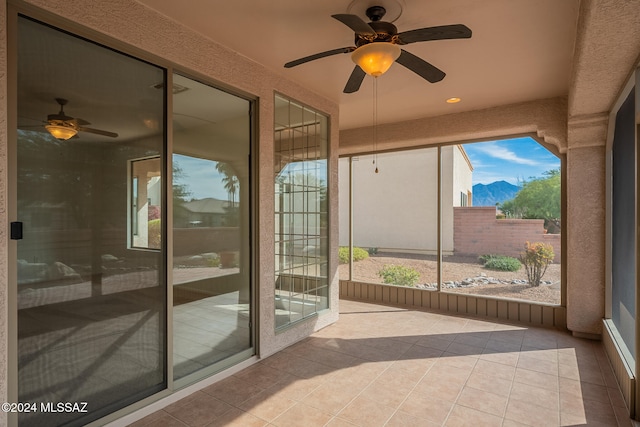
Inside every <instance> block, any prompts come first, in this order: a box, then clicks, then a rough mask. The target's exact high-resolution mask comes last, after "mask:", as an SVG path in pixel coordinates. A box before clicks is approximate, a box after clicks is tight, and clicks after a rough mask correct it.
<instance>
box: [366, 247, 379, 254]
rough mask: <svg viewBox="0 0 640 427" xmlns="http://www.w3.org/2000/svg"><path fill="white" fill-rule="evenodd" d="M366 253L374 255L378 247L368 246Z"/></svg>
mask: <svg viewBox="0 0 640 427" xmlns="http://www.w3.org/2000/svg"><path fill="white" fill-rule="evenodd" d="M367 253H368V254H369V255H376V254H377V253H378V248H368V249H367Z"/></svg>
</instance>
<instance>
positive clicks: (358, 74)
mask: <svg viewBox="0 0 640 427" xmlns="http://www.w3.org/2000/svg"><path fill="white" fill-rule="evenodd" d="M365 75H366V73H365V72H364V71H363V70H362V68H360V67H359V66H357V65H356V67H355V68H354V69H353V71H352V72H351V76H350V77H349V80H347V84H346V85H345V87H344V90H343V92H344V93H353V92H357V91H358V89H360V85H362V81H363V80H364V76H365Z"/></svg>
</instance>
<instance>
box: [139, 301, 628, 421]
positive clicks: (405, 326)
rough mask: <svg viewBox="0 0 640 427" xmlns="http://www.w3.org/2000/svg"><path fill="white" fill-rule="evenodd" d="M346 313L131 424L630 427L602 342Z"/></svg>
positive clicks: (391, 312) (364, 309)
mask: <svg viewBox="0 0 640 427" xmlns="http://www.w3.org/2000/svg"><path fill="white" fill-rule="evenodd" d="M340 311H341V316H340V320H339V321H338V322H337V323H336V324H334V325H332V326H330V327H327V328H325V329H323V330H321V331H319V332H317V333H316V334H314V335H313V336H311V337H309V338H307V339H306V340H304V341H302V342H300V343H298V344H296V345H294V346H292V347H290V348H288V349H286V350H284V351H281V352H280V353H278V354H276V355H274V356H271V357H268V358H266V359H264V360H263V361H261V362H260V363H257V364H256V365H253V366H251V367H250V368H248V369H246V370H244V371H242V372H240V373H238V374H236V375H234V376H232V377H230V378H227V379H225V380H223V381H221V382H219V383H217V384H214V385H212V386H210V387H208V388H206V389H204V390H202V391H199V392H197V393H194V394H192V395H191V396H189V397H187V398H184V399H182V400H181V401H179V402H177V403H174V404H172V405H170V406H168V407H166V408H165V409H164V410H162V411H158V412H156V413H154V414H152V415H150V416H148V417H146V418H144V419H142V420H140V421H138V422H136V423H135V424H134V425H135V426H146V425H153V426H185V425H187V426H243V427H248V426H249V427H250V426H280V427H284V426H296V427H313V426H330V427H339V426H340V427H342V426H366V427H374V426H421V427H429V426H474V427H477V426H505V427H506V426H509V427H511V426H557V425H562V426H576V425H593V426H618V425H621V426H622V425H623V426H630V425H631V424H630V421H629V419H628V415H627V410H626V409H625V406H624V402H623V400H622V396H621V394H620V391H619V389H618V387H617V385H616V382H615V379H614V377H613V372H612V370H611V367H610V365H609V362H608V360H607V358H606V355H605V353H604V351H603V347H602V345H601V343H599V342H594V341H588V340H583V339H577V338H574V337H572V336H571V335H570V334H568V333H566V332H560V331H555V330H549V329H537V328H528V327H522V326H514V325H508V324H503V323H498V322H493V321H487V320H479V319H472V318H465V317H455V316H449V315H445V314H441V313H430V312H425V311H414V310H407V309H400V308H395V307H388V306H381V305H373V304H368V303H361V302H353V301H341V302H340Z"/></svg>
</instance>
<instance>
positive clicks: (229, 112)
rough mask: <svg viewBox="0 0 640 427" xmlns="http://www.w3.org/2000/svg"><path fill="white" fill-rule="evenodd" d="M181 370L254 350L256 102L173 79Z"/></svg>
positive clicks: (177, 372) (176, 339) (176, 326)
mask: <svg viewBox="0 0 640 427" xmlns="http://www.w3.org/2000/svg"><path fill="white" fill-rule="evenodd" d="M173 93H174V97H173V168H172V170H173V376H174V379H176V380H178V379H183V380H182V383H188V382H190V381H194V380H197V379H198V378H201V377H202V376H204V375H207V374H209V373H211V372H213V371H215V370H219V369H221V368H222V367H224V366H226V365H229V364H231V363H233V362H234V360H236V359H237V358H238V357H243V356H244V357H246V355H247V354H249V355H250V354H251V353H250V352H251V348H252V339H251V328H250V325H251V292H250V284H251V275H250V272H251V269H250V266H251V253H250V246H249V242H250V240H249V239H250V233H249V218H250V211H249V208H250V203H249V202H250V197H249V196H250V174H249V170H250V169H249V153H250V147H251V132H250V129H251V128H250V114H249V113H250V105H251V104H250V102H249V101H247V100H246V99H243V98H239V97H237V96H234V95H231V94H229V93H227V92H224V91H221V90H218V89H215V88H213V87H211V86H207V85H205V84H202V83H200V82H197V81H195V80H192V79H189V78H186V77H183V76H180V75H174V77H173Z"/></svg>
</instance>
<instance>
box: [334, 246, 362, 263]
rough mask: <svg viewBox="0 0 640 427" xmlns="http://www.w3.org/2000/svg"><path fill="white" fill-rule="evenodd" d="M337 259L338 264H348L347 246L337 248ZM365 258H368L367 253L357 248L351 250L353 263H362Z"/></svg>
mask: <svg viewBox="0 0 640 427" xmlns="http://www.w3.org/2000/svg"><path fill="white" fill-rule="evenodd" d="M338 258H339V259H340V264H348V263H349V248H348V247H347V246H341V247H340V248H338ZM367 258H369V253H368V252H367V251H365V250H364V249H362V248H358V247H354V248H353V261H362V260H363V259H367Z"/></svg>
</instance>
